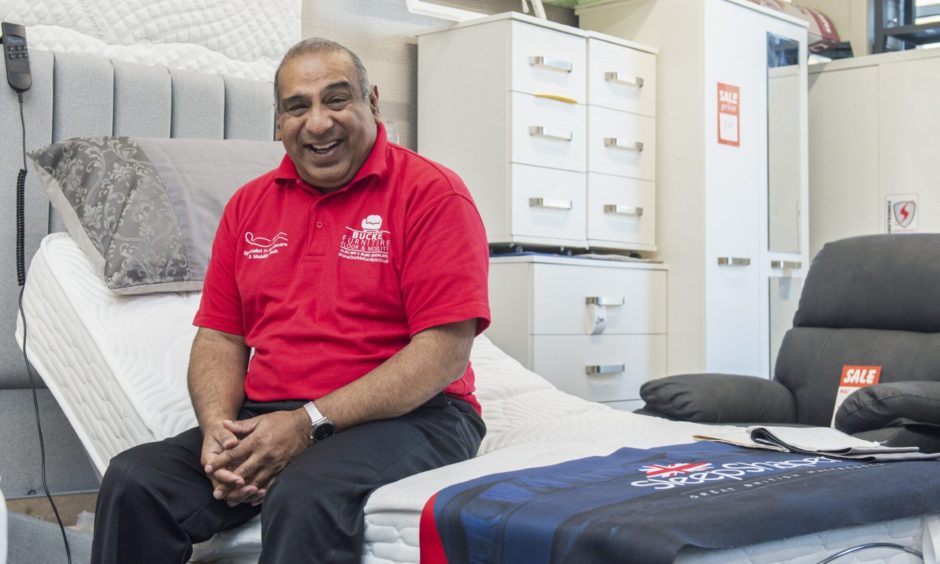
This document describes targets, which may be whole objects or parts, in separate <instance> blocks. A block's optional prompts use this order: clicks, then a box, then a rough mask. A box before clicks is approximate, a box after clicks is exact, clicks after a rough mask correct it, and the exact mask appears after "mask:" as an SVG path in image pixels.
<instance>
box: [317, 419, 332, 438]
mask: <svg viewBox="0 0 940 564" xmlns="http://www.w3.org/2000/svg"><path fill="white" fill-rule="evenodd" d="M332 436H333V424H332V423H330V422H329V421H324V422H323V423H320V424H319V425H317V427H316V429H314V430H313V440H314V441H322V440H323V439H325V438H327V437H332Z"/></svg>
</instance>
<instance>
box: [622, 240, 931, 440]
mask: <svg viewBox="0 0 940 564" xmlns="http://www.w3.org/2000/svg"><path fill="white" fill-rule="evenodd" d="M844 366H880V367H881V376H880V383H878V384H875V385H872V386H868V387H865V388H862V389H860V390H859V391H856V392H855V393H853V394H852V395H850V396H849V397H848V398H847V399H846V400H845V402H844V403H843V404H842V406H841V407H840V409H839V411H838V413H837V414H836V420H835V426H836V428H838V429H840V430H842V431H844V432H846V433H849V434H852V435H855V436H857V437H860V438H864V439H868V440H876V441H885V442H886V443H887V444H889V445H892V446H895V445H896V446H901V445H904V446H907V445H917V446H920V447H921V450H922V451H924V452H938V451H940V234H905V235H869V236H862V237H853V238H849V239H843V240H840V241H835V242H832V243H829V244H827V245H825V246H824V247H823V249H822V250H821V251H820V252H819V254H818V255H817V256H816V258H815V259H813V262H812V264H811V265H810V269H809V273H808V274H807V276H806V280H805V283H804V286H803V293H802V294H801V296H800V302H799V309H798V310H797V312H796V315H795V316H794V319H793V328H792V329H790V330H789V331H788V332H787V334H786V336H785V337H784V339H783V343H782V344H781V346H780V351H779V353H778V355H777V363H776V366H775V367H774V375H773V379H772V380H766V379H763V378H757V377H753V376H739V375H732V374H683V375H678V376H670V377H667V378H661V379H657V380H652V381H650V382H647V383H646V384H644V385H643V387H642V388H641V390H640V395H641V397H642V398H643V400H644V401H645V402H646V405H645V407H644V408H642V409H641V410H640V411H639V412H640V413H645V414H647V415H654V416H659V417H665V418H667V419H677V420H683V421H697V422H703V423H722V424H753V423H775V424H804V425H818V426H829V424H830V422H831V421H832V414H833V407H834V405H835V398H836V393H837V391H838V389H839V380H840V377H841V375H842V369H843V367H844Z"/></svg>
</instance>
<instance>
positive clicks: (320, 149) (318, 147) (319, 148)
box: [306, 141, 340, 155]
mask: <svg viewBox="0 0 940 564" xmlns="http://www.w3.org/2000/svg"><path fill="white" fill-rule="evenodd" d="M339 144H340V141H332V142H330V143H321V144H313V143H310V144H308V145H306V147H307V149H308V150H310V151H313V152H314V153H316V154H318V155H325V154H327V153H329V152H330V151H331V150H333V149H334V148H335V147H337V146H339Z"/></svg>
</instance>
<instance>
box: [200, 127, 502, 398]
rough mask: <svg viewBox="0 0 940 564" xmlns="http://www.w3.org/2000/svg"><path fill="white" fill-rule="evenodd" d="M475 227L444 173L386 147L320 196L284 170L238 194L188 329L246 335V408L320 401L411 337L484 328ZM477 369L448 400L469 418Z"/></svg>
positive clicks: (483, 283)
mask: <svg viewBox="0 0 940 564" xmlns="http://www.w3.org/2000/svg"><path fill="white" fill-rule="evenodd" d="M488 265H489V260H488V250H487V242H486V234H485V233H484V231H483V223H482V221H481V220H480V216H479V213H478V212H477V209H476V206H475V205H474V203H473V200H472V199H471V198H470V194H469V192H468V191H467V188H466V186H464V184H463V182H462V181H461V180H460V178H459V177H457V175H456V174H454V173H453V172H452V171H450V170H448V169H446V168H444V167H442V166H440V165H438V164H436V163H434V162H431V161H429V160H427V159H425V158H424V157H421V156H420V155H417V154H415V153H413V152H411V151H409V150H407V149H405V148H403V147H399V146H397V145H393V144H390V143H388V142H387V141H386V137H385V130H384V128H383V127H382V126H381V125H380V126H379V131H378V136H377V138H376V141H375V145H374V146H373V147H372V151H371V152H370V153H369V157H368V158H367V159H366V162H365V163H364V164H363V166H362V168H361V169H360V170H359V172H358V174H356V176H355V178H353V180H352V181H351V182H350V183H349V184H348V185H346V186H344V187H343V188H340V189H339V190H336V191H334V192H330V193H327V194H323V193H321V192H319V191H318V190H316V189H315V188H313V187H311V186H310V185H309V184H307V183H305V182H304V181H303V180H301V179H300V178H299V177H298V176H297V170H296V169H295V168H294V164H293V162H292V161H291V160H290V158H289V157H287V156H285V157H284V160H283V161H282V162H281V165H280V167H278V168H277V169H276V170H273V171H271V172H269V173H268V174H266V175H264V176H261V177H260V178H257V179H255V180H253V181H251V182H249V183H248V184H246V185H245V186H243V187H242V188H241V189H239V190H238V192H236V193H235V195H234V196H233V197H232V199H231V200H230V201H229V203H228V204H227V205H226V207H225V211H224V213H223V215H222V220H221V222H220V224H219V229H218V231H217V232H216V237H215V240H214V242H213V245H212V257H211V260H210V263H209V268H208V271H207V273H206V279H205V283H204V287H203V293H202V302H201V304H200V306H199V311H198V312H197V314H196V319H195V321H194V324H195V325H198V326H201V327H208V328H211V329H216V330H219V331H224V332H226V333H233V334H238V335H243V336H244V337H245V342H246V343H247V344H248V346H250V347H252V348H253V349H254V355H253V356H252V358H251V362H250V364H249V368H248V374H247V376H246V379H245V390H246V395H247V397H248V398H249V399H251V400H254V401H276V400H283V399H316V398H318V397H320V396H323V395H325V394H328V393H330V392H332V391H333V390H336V389H337V388H340V387H342V386H344V385H345V384H348V383H349V382H352V381H353V380H355V379H357V378H359V377H361V376H363V375H364V374H366V373H367V372H369V371H370V370H372V369H374V368H375V367H377V366H378V365H380V364H382V363H383V362H384V361H385V360H387V359H388V358H390V357H391V356H392V355H394V354H395V353H397V352H398V351H399V350H401V349H402V348H403V347H404V346H405V345H407V344H408V343H409V342H410V340H411V337H412V336H413V335H415V334H416V333H419V332H420V331H423V330H425V329H428V328H430V327H434V326H436V325H442V324H446V323H453V322H457V321H464V320H467V319H478V320H479V321H478V323H477V332H478V333H479V332H482V331H483V330H484V329H486V327H487V326H488V325H489V320H490V313H489V304H488V297H487V269H488ZM473 391H474V377H473V369H472V368H471V367H470V366H469V365H468V366H467V370H466V372H464V374H463V376H462V377H461V378H460V379H458V380H457V381H455V382H454V383H452V384H451V385H450V386H448V387H447V388H446V390H445V392H446V393H448V394H451V395H454V396H457V397H460V398H462V399H465V400H466V401H468V402H470V403H471V404H472V405H474V406H475V407H476V408H477V410H479V404H478V403H477V401H476V398H474V396H473Z"/></svg>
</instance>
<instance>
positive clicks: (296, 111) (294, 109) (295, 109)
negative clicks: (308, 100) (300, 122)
mask: <svg viewBox="0 0 940 564" xmlns="http://www.w3.org/2000/svg"><path fill="white" fill-rule="evenodd" d="M284 111H286V112H287V113H289V114H291V115H295V116H299V115H302V114H303V113H304V112H306V111H307V106H304V105H291V106H287V107H286V108H285V109H284Z"/></svg>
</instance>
